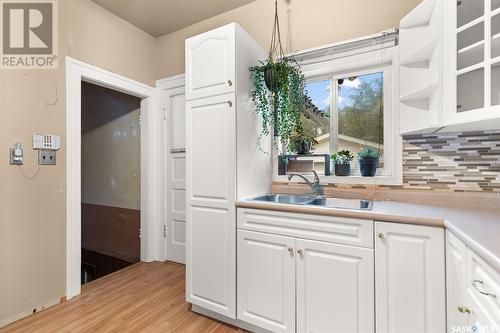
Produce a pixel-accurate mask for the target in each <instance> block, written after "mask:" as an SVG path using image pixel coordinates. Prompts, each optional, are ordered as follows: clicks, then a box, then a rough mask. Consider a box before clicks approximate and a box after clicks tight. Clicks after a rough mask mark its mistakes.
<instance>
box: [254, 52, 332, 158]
mask: <svg viewBox="0 0 500 333" xmlns="http://www.w3.org/2000/svg"><path fill="white" fill-rule="evenodd" d="M249 70H250V77H251V79H252V81H253V84H254V87H255V88H254V90H253V91H252V100H253V102H254V103H255V106H256V111H257V113H258V114H259V115H260V116H261V117H262V131H261V135H260V137H261V138H262V137H263V136H267V135H269V134H271V133H273V134H274V136H275V137H279V138H280V142H281V144H283V145H284V146H285V147H286V148H287V149H288V150H291V151H293V147H292V142H291V137H292V134H293V133H303V132H304V130H303V126H302V119H301V115H303V116H305V117H306V118H310V113H311V112H312V113H315V114H317V115H319V116H321V117H325V116H326V114H325V113H324V112H322V111H320V110H319V109H318V108H317V107H316V106H315V105H314V104H313V103H312V101H311V98H310V97H309V96H308V95H307V91H306V90H305V78H304V74H302V71H301V70H300V67H299V66H298V64H297V63H296V61H295V60H294V59H293V58H286V57H285V58H282V59H281V60H279V61H278V62H274V61H273V60H272V59H271V58H269V59H268V60H267V61H261V62H260V64H259V65H258V66H254V67H251V68H250V69H249ZM266 79H267V81H268V82H267V85H266ZM274 146H275V147H276V148H277V147H278V142H277V140H275V141H274ZM259 147H260V140H259ZM260 148H261V149H262V147H260Z"/></svg>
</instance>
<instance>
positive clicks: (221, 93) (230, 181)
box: [185, 23, 272, 319]
mask: <svg viewBox="0 0 500 333" xmlns="http://www.w3.org/2000/svg"><path fill="white" fill-rule="evenodd" d="M185 56H186V155H187V158H186V167H187V184H186V192H187V194H186V196H187V198H186V200H187V216H186V224H187V230H186V231H187V235H186V242H187V257H186V298H187V301H188V302H190V303H192V304H194V305H198V306H200V307H203V308H205V309H207V310H211V311H213V312H215V313H218V314H221V315H224V316H226V317H229V318H233V319H234V318H236V207H235V201H236V200H238V199H240V198H245V197H250V196H253V195H258V194H262V193H267V192H269V191H270V186H271V182H272V181H271V162H270V158H269V156H268V155H266V154H264V153H263V152H262V151H260V150H259V148H258V147H257V139H258V137H259V133H260V120H259V118H258V116H257V114H256V113H255V108H254V104H253V102H252V100H251V93H250V92H251V89H252V82H251V80H250V72H249V67H251V66H254V65H257V64H258V60H263V59H265V58H266V54H265V52H264V51H263V50H262V48H261V47H260V45H258V44H257V42H255V41H254V40H253V39H252V38H251V37H250V36H249V35H248V34H247V33H246V32H245V31H244V30H243V29H242V28H241V27H240V26H238V25H237V24H235V23H231V24H228V25H225V26H223V27H220V28H218V29H215V30H212V31H208V32H206V33H203V34H200V35H197V36H194V37H192V38H189V39H187V40H186V55H185ZM264 144H266V143H264Z"/></svg>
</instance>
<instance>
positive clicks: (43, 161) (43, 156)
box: [38, 149, 56, 165]
mask: <svg viewBox="0 0 500 333" xmlns="http://www.w3.org/2000/svg"><path fill="white" fill-rule="evenodd" d="M38 165H56V151H55V150H43V149H42V150H39V151H38Z"/></svg>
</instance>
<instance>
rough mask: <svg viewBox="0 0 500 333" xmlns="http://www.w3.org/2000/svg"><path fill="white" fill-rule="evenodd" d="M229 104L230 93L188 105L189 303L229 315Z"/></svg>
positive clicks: (232, 259) (232, 178)
mask: <svg viewBox="0 0 500 333" xmlns="http://www.w3.org/2000/svg"><path fill="white" fill-rule="evenodd" d="M233 103H234V96H233V95H232V94H230V95H222V96H216V97H211V98H205V99H200V100H195V101H190V102H188V103H186V116H187V117H186V118H187V119H186V120H187V122H186V124H187V142H186V143H187V145H186V150H187V154H186V157H187V158H186V160H187V179H186V180H187V181H186V187H187V193H188V194H187V202H188V210H187V216H186V219H187V244H188V246H187V251H186V254H187V257H186V263H187V267H186V275H187V285H186V293H187V299H188V301H189V302H191V303H195V304H197V305H200V306H203V307H204V308H206V309H209V310H212V311H215V312H218V313H220V314H223V315H226V316H229V317H234V315H235V310H236V294H235V292H236V289H235V288H236V281H235V276H233V274H234V273H235V271H236V253H235V248H236V229H235V214H236V211H235V207H234V200H235V187H236V183H235V182H236V158H235V154H236V142H235V141H236V133H235V128H234V123H235V112H234V107H235V106H234V104H233ZM214 128H217V129H218V130H215V131H214V130H212V129H214ZM208 131H210V133H208ZM202 133H205V135H200V134H202ZM215 156H216V158H214V157H215Z"/></svg>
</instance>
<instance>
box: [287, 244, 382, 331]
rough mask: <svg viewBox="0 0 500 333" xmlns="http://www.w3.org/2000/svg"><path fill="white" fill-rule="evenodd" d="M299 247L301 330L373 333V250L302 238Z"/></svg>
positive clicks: (299, 326) (299, 320)
mask: <svg viewBox="0 0 500 333" xmlns="http://www.w3.org/2000/svg"><path fill="white" fill-rule="evenodd" d="M296 247H297V252H298V254H297V259H296V262H297V331H298V332H332V333H334V332H339V333H348V332H373V331H374V329H375V327H374V326H375V324H374V291H373V288H374V285H373V278H374V268H373V250H372V249H366V248H359V247H352V246H346V245H337V244H330V243H323V242H317V241H309V240H302V239H297V240H296ZM380 332H382V331H380Z"/></svg>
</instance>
